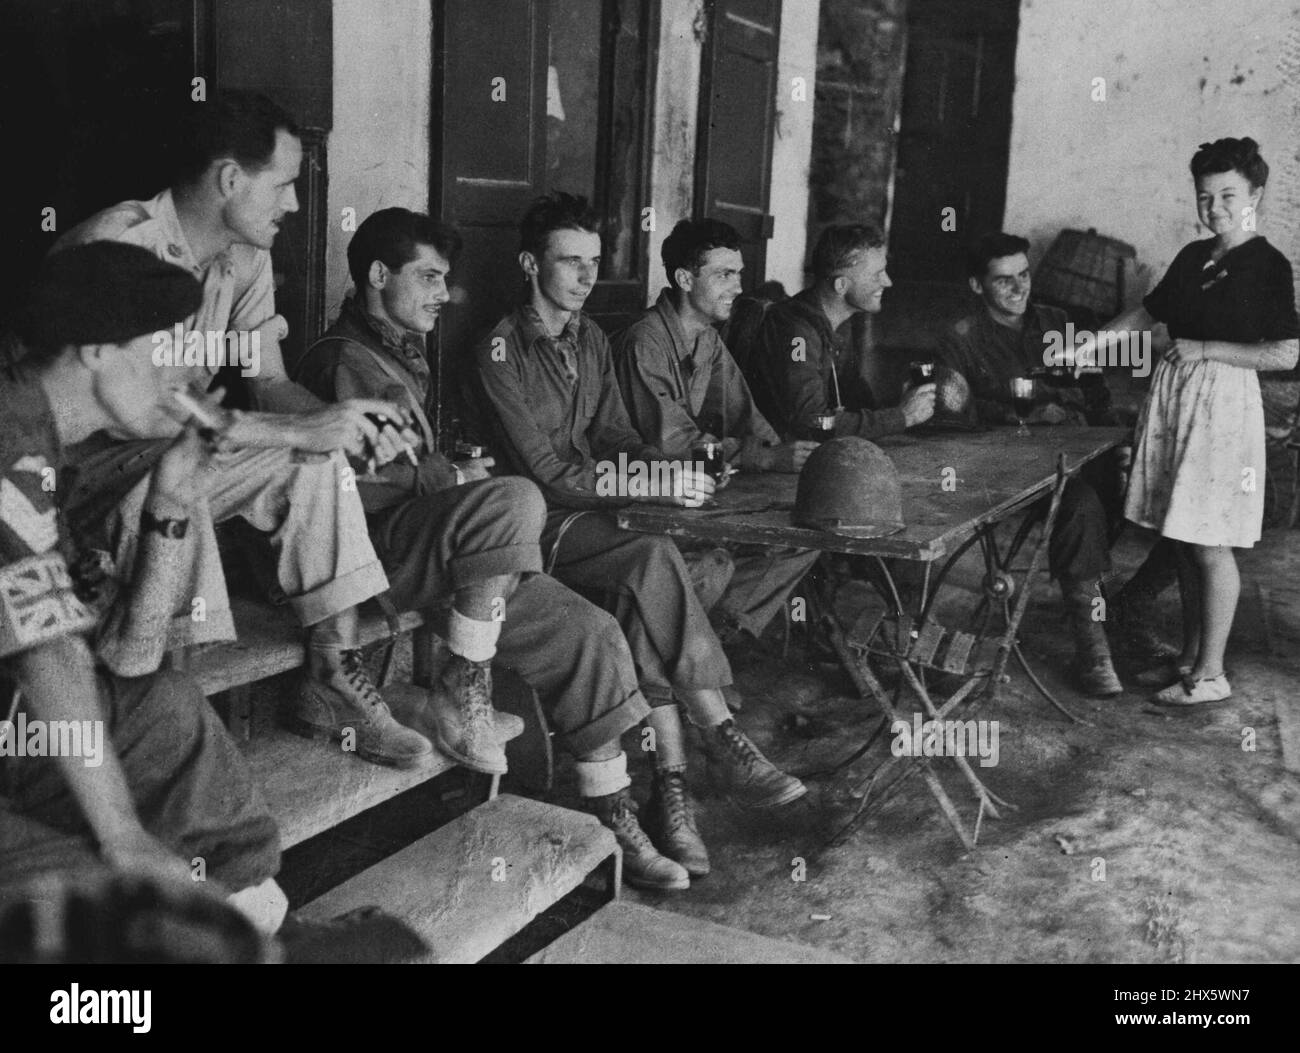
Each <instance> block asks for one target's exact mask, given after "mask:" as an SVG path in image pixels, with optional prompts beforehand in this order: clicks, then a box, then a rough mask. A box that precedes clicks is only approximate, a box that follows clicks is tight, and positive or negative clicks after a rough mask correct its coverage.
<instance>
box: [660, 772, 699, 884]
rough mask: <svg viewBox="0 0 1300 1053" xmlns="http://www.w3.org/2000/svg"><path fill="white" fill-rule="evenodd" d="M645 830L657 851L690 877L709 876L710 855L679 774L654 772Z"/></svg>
mask: <svg viewBox="0 0 1300 1053" xmlns="http://www.w3.org/2000/svg"><path fill="white" fill-rule="evenodd" d="M645 829H646V833H647V834H649V835H650V840H651V841H653V842H654V843H655V845H656V847H658V849H659V851H661V852H662V853H663V854H664V855H666V856H667V857H668V858H669V859H673V860H676V861H677V862H678V863H680V864H681V865H682V866H683V867H684V868H685V869H686V872H687V873H688V874H690V875H691V877H693V878H699V877H704V876H705V875H706V874H708V872H709V852H708V849H706V848H705V847H704V842H703V841H702V840H701V839H700V832H699V830H697V829H696V827H695V807H694V803H693V802H692V801H691V798H690V794H688V793H687V792H686V777H685V775H683V773H682V772H679V771H659V772H655V780H654V786H653V787H652V789H651V791H650V801H649V803H648V804H647V805H646V814H645Z"/></svg>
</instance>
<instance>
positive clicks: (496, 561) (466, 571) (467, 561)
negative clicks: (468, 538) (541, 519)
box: [447, 542, 542, 589]
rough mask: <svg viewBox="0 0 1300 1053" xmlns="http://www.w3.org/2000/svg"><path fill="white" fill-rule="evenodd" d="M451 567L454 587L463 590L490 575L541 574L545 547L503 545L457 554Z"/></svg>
mask: <svg viewBox="0 0 1300 1053" xmlns="http://www.w3.org/2000/svg"><path fill="white" fill-rule="evenodd" d="M447 569H448V571H449V572H450V574H451V582H452V588H453V589H463V588H466V587H467V586H470V585H477V584H478V583H479V582H480V581H484V580H486V579H487V578H498V577H503V576H505V575H507V574H539V573H541V570H542V550H541V547H540V546H538V545H537V543H536V542H532V543H524V544H519V545H502V546H501V547H500V548H494V549H489V550H488V551H486V552H472V553H470V554H469V555H467V556H456V557H453V558H452V559H451V560H450V561H449V562H448V564H447Z"/></svg>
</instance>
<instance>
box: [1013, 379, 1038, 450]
mask: <svg viewBox="0 0 1300 1053" xmlns="http://www.w3.org/2000/svg"><path fill="white" fill-rule="evenodd" d="M1034 394H1035V391H1034V379H1033V377H1016V378H1015V379H1013V380H1012V381H1011V404H1012V405H1013V406H1014V407H1015V411H1016V423H1017V424H1018V425H1020V426H1019V427H1018V428H1017V429H1016V435H1017V436H1018V437H1022V438H1023V437H1024V436H1026V435H1028V434H1029V428H1028V427H1026V425H1025V418H1026V417H1028V416H1029V415H1030V414H1031V413H1033V412H1034Z"/></svg>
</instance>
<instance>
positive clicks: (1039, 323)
mask: <svg viewBox="0 0 1300 1053" xmlns="http://www.w3.org/2000/svg"><path fill="white" fill-rule="evenodd" d="M978 317H979V323H978V324H979V326H980V329H981V330H982V331H983V335H984V337H985V338H986V339H989V340H993V341H996V342H998V343H1003V342H1016V341H1018V342H1019V346H1020V348H1021V349H1022V350H1034V351H1037V352H1038V353H1039V354H1041V353H1042V350H1043V334H1044V333H1045V332H1046V326H1045V325H1044V324H1043V315H1042V312H1041V311H1040V310H1039V308H1038V305H1037V304H1033V303H1031V304H1030V305H1029V306H1028V308H1027V309H1026V311H1025V324H1024V325H1022V326H1021V327H1020V328H1019V329H1018V330H1017V329H1012V328H1011V327H1010V326H1009V325H1003V324H1002V323H1001V322H999V321H997V320H995V319H994V317H993V315H991V314H990V313H989V311H988V308H984V309H983V310H981V311H980V312H979V314H978Z"/></svg>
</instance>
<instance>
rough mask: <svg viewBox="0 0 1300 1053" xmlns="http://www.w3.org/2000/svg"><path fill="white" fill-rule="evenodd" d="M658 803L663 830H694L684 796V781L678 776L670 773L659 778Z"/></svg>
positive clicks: (687, 801)
mask: <svg viewBox="0 0 1300 1053" xmlns="http://www.w3.org/2000/svg"><path fill="white" fill-rule="evenodd" d="M659 801H660V805H661V807H662V809H663V819H664V829H665V830H670V831H671V830H680V829H682V828H685V829H687V830H692V831H693V830H694V829H695V816H694V815H692V814H691V804H690V800H689V798H687V796H686V780H685V779H683V778H682V777H681V775H680V774H678V773H676V772H671V773H668V774H666V775H663V776H661V777H660V782H659Z"/></svg>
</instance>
